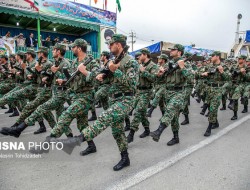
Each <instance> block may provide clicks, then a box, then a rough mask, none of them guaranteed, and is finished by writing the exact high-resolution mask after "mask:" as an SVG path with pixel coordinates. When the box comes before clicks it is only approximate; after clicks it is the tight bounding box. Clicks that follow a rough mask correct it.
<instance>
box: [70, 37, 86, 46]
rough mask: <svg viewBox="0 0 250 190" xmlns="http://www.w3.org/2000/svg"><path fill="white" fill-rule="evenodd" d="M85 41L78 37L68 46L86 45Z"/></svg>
mask: <svg viewBox="0 0 250 190" xmlns="http://www.w3.org/2000/svg"><path fill="white" fill-rule="evenodd" d="M87 44H88V43H87V42H86V41H85V40H84V39H81V38H78V39H76V40H75V41H74V43H72V44H71V45H70V46H71V47H75V46H80V47H82V46H87Z"/></svg>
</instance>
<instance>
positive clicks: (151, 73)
mask: <svg viewBox="0 0 250 190" xmlns="http://www.w3.org/2000/svg"><path fill="white" fill-rule="evenodd" d="M158 70H159V67H158V66H157V65H154V66H153V67H152V68H151V69H150V70H149V71H147V70H145V71H143V72H142V76H143V77H145V78H147V79H148V80H149V81H150V82H155V80H156V79H157V73H158Z"/></svg>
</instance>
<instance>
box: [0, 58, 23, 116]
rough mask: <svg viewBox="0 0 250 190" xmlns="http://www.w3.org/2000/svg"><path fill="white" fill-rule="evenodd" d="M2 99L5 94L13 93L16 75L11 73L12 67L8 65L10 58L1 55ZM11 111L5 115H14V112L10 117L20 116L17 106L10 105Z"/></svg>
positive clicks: (0, 85)
mask: <svg viewBox="0 0 250 190" xmlns="http://www.w3.org/2000/svg"><path fill="white" fill-rule="evenodd" d="M0 64H1V65H0V67H1V68H0V74H1V75H0V78H1V79H0V80H1V83H0V98H2V97H3V95H4V94H6V93H8V92H9V91H11V90H12V89H14V88H15V81H14V77H15V76H14V75H13V74H12V73H11V72H10V67H9V65H8V56H7V55H1V56H0ZM8 106H9V110H8V111H6V112H5V113H6V114H7V113H12V112H13V111H14V113H13V114H12V115H10V117H13V116H18V115H19V113H18V110H17V109H16V107H15V106H13V104H11V103H9V105H8Z"/></svg>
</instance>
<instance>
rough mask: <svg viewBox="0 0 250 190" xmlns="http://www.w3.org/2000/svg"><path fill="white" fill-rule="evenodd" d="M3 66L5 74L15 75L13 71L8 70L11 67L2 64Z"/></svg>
mask: <svg viewBox="0 0 250 190" xmlns="http://www.w3.org/2000/svg"><path fill="white" fill-rule="evenodd" d="M2 67H3V68H4V70H5V71H4V72H3V73H4V74H5V75H14V74H13V73H12V72H9V71H8V70H9V69H8V68H7V66H6V65H2Z"/></svg>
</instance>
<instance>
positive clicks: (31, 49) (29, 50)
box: [26, 48, 36, 55]
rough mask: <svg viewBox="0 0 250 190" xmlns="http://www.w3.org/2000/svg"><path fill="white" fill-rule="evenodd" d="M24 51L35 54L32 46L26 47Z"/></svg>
mask: <svg viewBox="0 0 250 190" xmlns="http://www.w3.org/2000/svg"><path fill="white" fill-rule="evenodd" d="M26 53H29V54H32V55H36V52H35V50H34V49H33V48H27V50H26Z"/></svg>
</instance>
